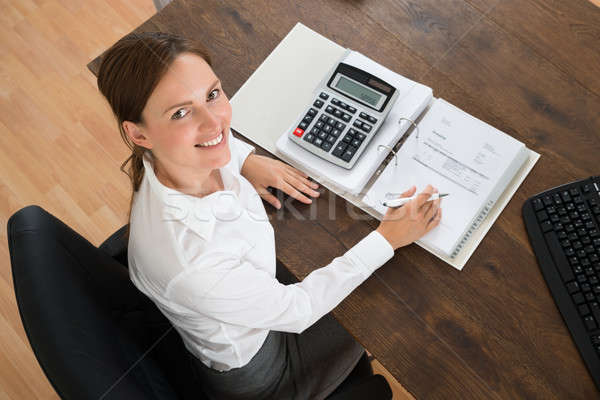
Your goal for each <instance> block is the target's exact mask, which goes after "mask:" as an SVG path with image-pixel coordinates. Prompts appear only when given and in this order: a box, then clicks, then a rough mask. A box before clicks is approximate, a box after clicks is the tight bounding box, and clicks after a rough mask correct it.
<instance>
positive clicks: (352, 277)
mask: <svg viewBox="0 0 600 400" xmlns="http://www.w3.org/2000/svg"><path fill="white" fill-rule="evenodd" d="M98 87H99V89H100V91H101V92H102V94H103V95H104V96H105V97H106V98H107V100H108V102H109V104H110V105H111V107H112V110H113V112H114V114H115V116H116V118H117V121H118V124H119V129H120V132H121V136H122V137H123V139H124V140H125V142H126V143H127V144H128V146H129V147H130V148H131V149H132V155H131V157H130V158H129V159H128V160H127V161H126V162H125V163H124V164H123V165H122V167H121V168H122V169H123V167H124V166H125V164H126V163H127V162H128V161H130V162H131V165H130V168H129V176H130V178H131V181H132V185H133V194H132V202H131V209H130V234H129V271H130V276H131V279H132V281H133V282H134V284H135V285H136V286H137V287H138V288H139V289H140V290H141V291H142V292H143V293H145V294H146V295H147V296H149V297H150V298H151V299H152V300H153V301H154V302H155V303H156V305H157V306H158V308H159V309H160V310H161V312H162V313H163V314H164V315H165V316H166V317H167V318H168V319H169V320H170V322H171V323H172V324H173V326H174V327H175V328H176V329H177V331H178V332H179V334H180V335H181V337H182V339H183V342H184V344H185V346H186V348H187V349H188V351H189V353H190V359H191V364H192V368H193V369H194V370H195V372H196V374H197V376H198V379H199V381H200V382H201V383H200V386H201V387H202V388H203V389H204V390H205V391H206V392H207V394H208V395H209V396H212V397H214V398H219V399H223V398H236V399H237V398H324V397H326V396H327V395H329V394H330V393H331V392H332V391H333V390H334V389H335V387H336V386H337V385H338V384H339V383H340V382H342V381H343V380H344V378H345V377H346V376H347V375H348V373H349V372H350V371H351V370H352V368H353V367H354V366H355V365H356V363H357V361H358V360H359V358H360V356H361V355H362V353H363V349H362V348H361V347H360V346H359V345H357V344H356V343H355V342H354V341H352V340H351V338H349V336H348V335H347V334H345V333H343V330H341V329H340V328H339V327H338V326H337V325H335V323H334V322H333V321H332V319H331V318H330V317H327V316H326V317H325V318H322V317H323V316H325V315H326V314H327V313H329V311H331V310H332V309H333V308H334V307H335V306H336V305H337V304H338V303H339V302H340V301H341V300H343V299H344V297H346V296H347V295H348V294H349V293H350V292H351V291H352V290H353V289H354V288H356V287H357V286H358V285H359V284H360V283H361V282H363V281H364V280H365V279H366V278H368V277H369V275H370V274H371V273H372V272H373V271H375V269H377V268H378V267H379V266H381V265H383V264H384V263H385V262H386V261H387V260H388V259H390V258H391V257H392V255H393V252H394V250H395V249H397V248H398V247H401V246H404V245H407V244H409V243H412V242H413V241H414V240H416V239H418V238H419V237H421V236H422V235H423V234H425V233H426V232H428V231H429V230H431V229H433V228H434V227H435V226H437V224H438V223H439V221H440V218H441V209H440V208H439V201H435V202H427V201H426V200H427V199H428V198H429V196H430V194H431V193H433V192H434V191H435V189H434V188H432V187H430V186H428V187H427V188H426V190H425V191H423V193H422V195H421V196H419V197H418V198H417V199H416V200H413V201H412V202H410V203H409V204H407V205H406V206H405V207H402V208H400V209H397V210H390V211H388V213H387V214H386V218H385V219H384V221H383V222H382V223H381V224H380V225H379V227H378V228H377V230H375V231H373V232H371V233H370V234H369V235H367V236H366V237H365V238H364V239H363V240H361V241H360V242H359V243H358V244H356V245H355V246H354V247H353V248H352V249H350V250H349V251H348V252H346V253H345V254H344V255H343V256H341V257H338V258H336V259H334V260H333V261H332V262H331V263H330V264H329V265H327V266H325V267H322V268H319V269H316V270H315V271H313V272H312V273H311V274H309V275H308V276H307V277H306V278H305V279H304V280H303V281H302V282H299V283H295V284H290V285H284V284H282V283H280V282H279V281H278V280H277V279H276V277H275V271H276V268H275V266H276V257H275V241H274V235H273V228H272V226H271V225H270V223H269V221H268V218H267V215H266V212H265V209H264V206H263V204H262V202H261V197H262V198H263V199H264V200H266V201H268V202H269V203H271V204H272V205H273V206H275V207H277V208H279V207H281V204H280V203H279V201H278V200H277V198H276V197H274V196H273V195H272V194H270V193H269V192H268V191H267V190H266V189H267V187H274V188H278V189H280V190H282V191H283V192H285V193H287V194H289V195H290V196H292V197H293V198H295V199H298V200H299V201H301V202H304V203H310V202H311V199H310V198H309V197H307V196H310V197H316V196H318V192H317V191H315V189H317V187H318V186H317V184H315V183H314V182H311V181H310V180H308V179H307V178H308V177H307V176H306V175H304V174H303V173H301V172H299V171H297V170H295V169H294V168H291V167H289V166H287V165H285V164H283V163H281V162H279V161H276V160H273V159H271V158H268V157H262V156H258V155H255V154H252V153H253V148H252V147H250V146H248V145H247V144H245V143H243V142H241V141H239V140H237V139H235V138H234V137H233V136H232V135H231V133H230V130H229V125H230V121H231V106H230V104H229V101H228V99H227V97H226V96H225V93H223V90H222V88H221V83H220V81H219V80H218V78H217V77H216V76H215V74H214V72H213V71H212V69H211V67H210V60H209V58H208V56H207V55H206V53H205V51H204V50H202V48H201V47H200V46H199V45H198V44H197V43H195V42H193V41H189V40H186V39H183V38H179V37H176V36H173V35H168V34H162V33H146V34H139V35H129V36H127V37H125V38H123V39H121V40H120V41H119V42H117V43H116V44H115V45H114V46H113V47H112V48H110V49H109V50H108V51H107V53H106V54H105V55H104V59H103V62H102V65H101V67H100V71H99V74H98ZM415 190H416V189H415V188H414V187H413V188H411V189H410V190H409V191H407V192H405V193H404V194H403V195H404V196H411V195H413V194H414V193H415ZM258 194H260V197H259V196H258Z"/></svg>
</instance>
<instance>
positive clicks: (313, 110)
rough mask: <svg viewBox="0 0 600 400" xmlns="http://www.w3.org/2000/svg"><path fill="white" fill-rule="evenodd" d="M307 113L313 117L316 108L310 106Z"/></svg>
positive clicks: (315, 113)
mask: <svg viewBox="0 0 600 400" xmlns="http://www.w3.org/2000/svg"><path fill="white" fill-rule="evenodd" d="M307 114H308V115H310V116H311V117H314V116H315V115H317V110H316V109H314V108H311V109H310V110H308V112H307Z"/></svg>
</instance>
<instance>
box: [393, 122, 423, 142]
mask: <svg viewBox="0 0 600 400" xmlns="http://www.w3.org/2000/svg"><path fill="white" fill-rule="evenodd" d="M400 121H408V122H410V123H411V125H412V126H414V127H415V129H416V130H417V136H416V138H417V143H418V141H419V126H418V125H417V124H415V121H413V120H412V119H408V118H404V117H400V119H398V124H399V123H400Z"/></svg>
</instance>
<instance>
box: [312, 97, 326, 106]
mask: <svg viewBox="0 0 600 400" xmlns="http://www.w3.org/2000/svg"><path fill="white" fill-rule="evenodd" d="M323 104H325V103H323V101H321V100H319V99H317V100H315V102H314V103H313V106H315V107H317V108H321V107H323Z"/></svg>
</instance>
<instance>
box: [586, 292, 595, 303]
mask: <svg viewBox="0 0 600 400" xmlns="http://www.w3.org/2000/svg"><path fill="white" fill-rule="evenodd" d="M585 300H586V301H587V302H590V301H594V300H596V296H595V295H594V293H592V292H589V293H586V294H585Z"/></svg>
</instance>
